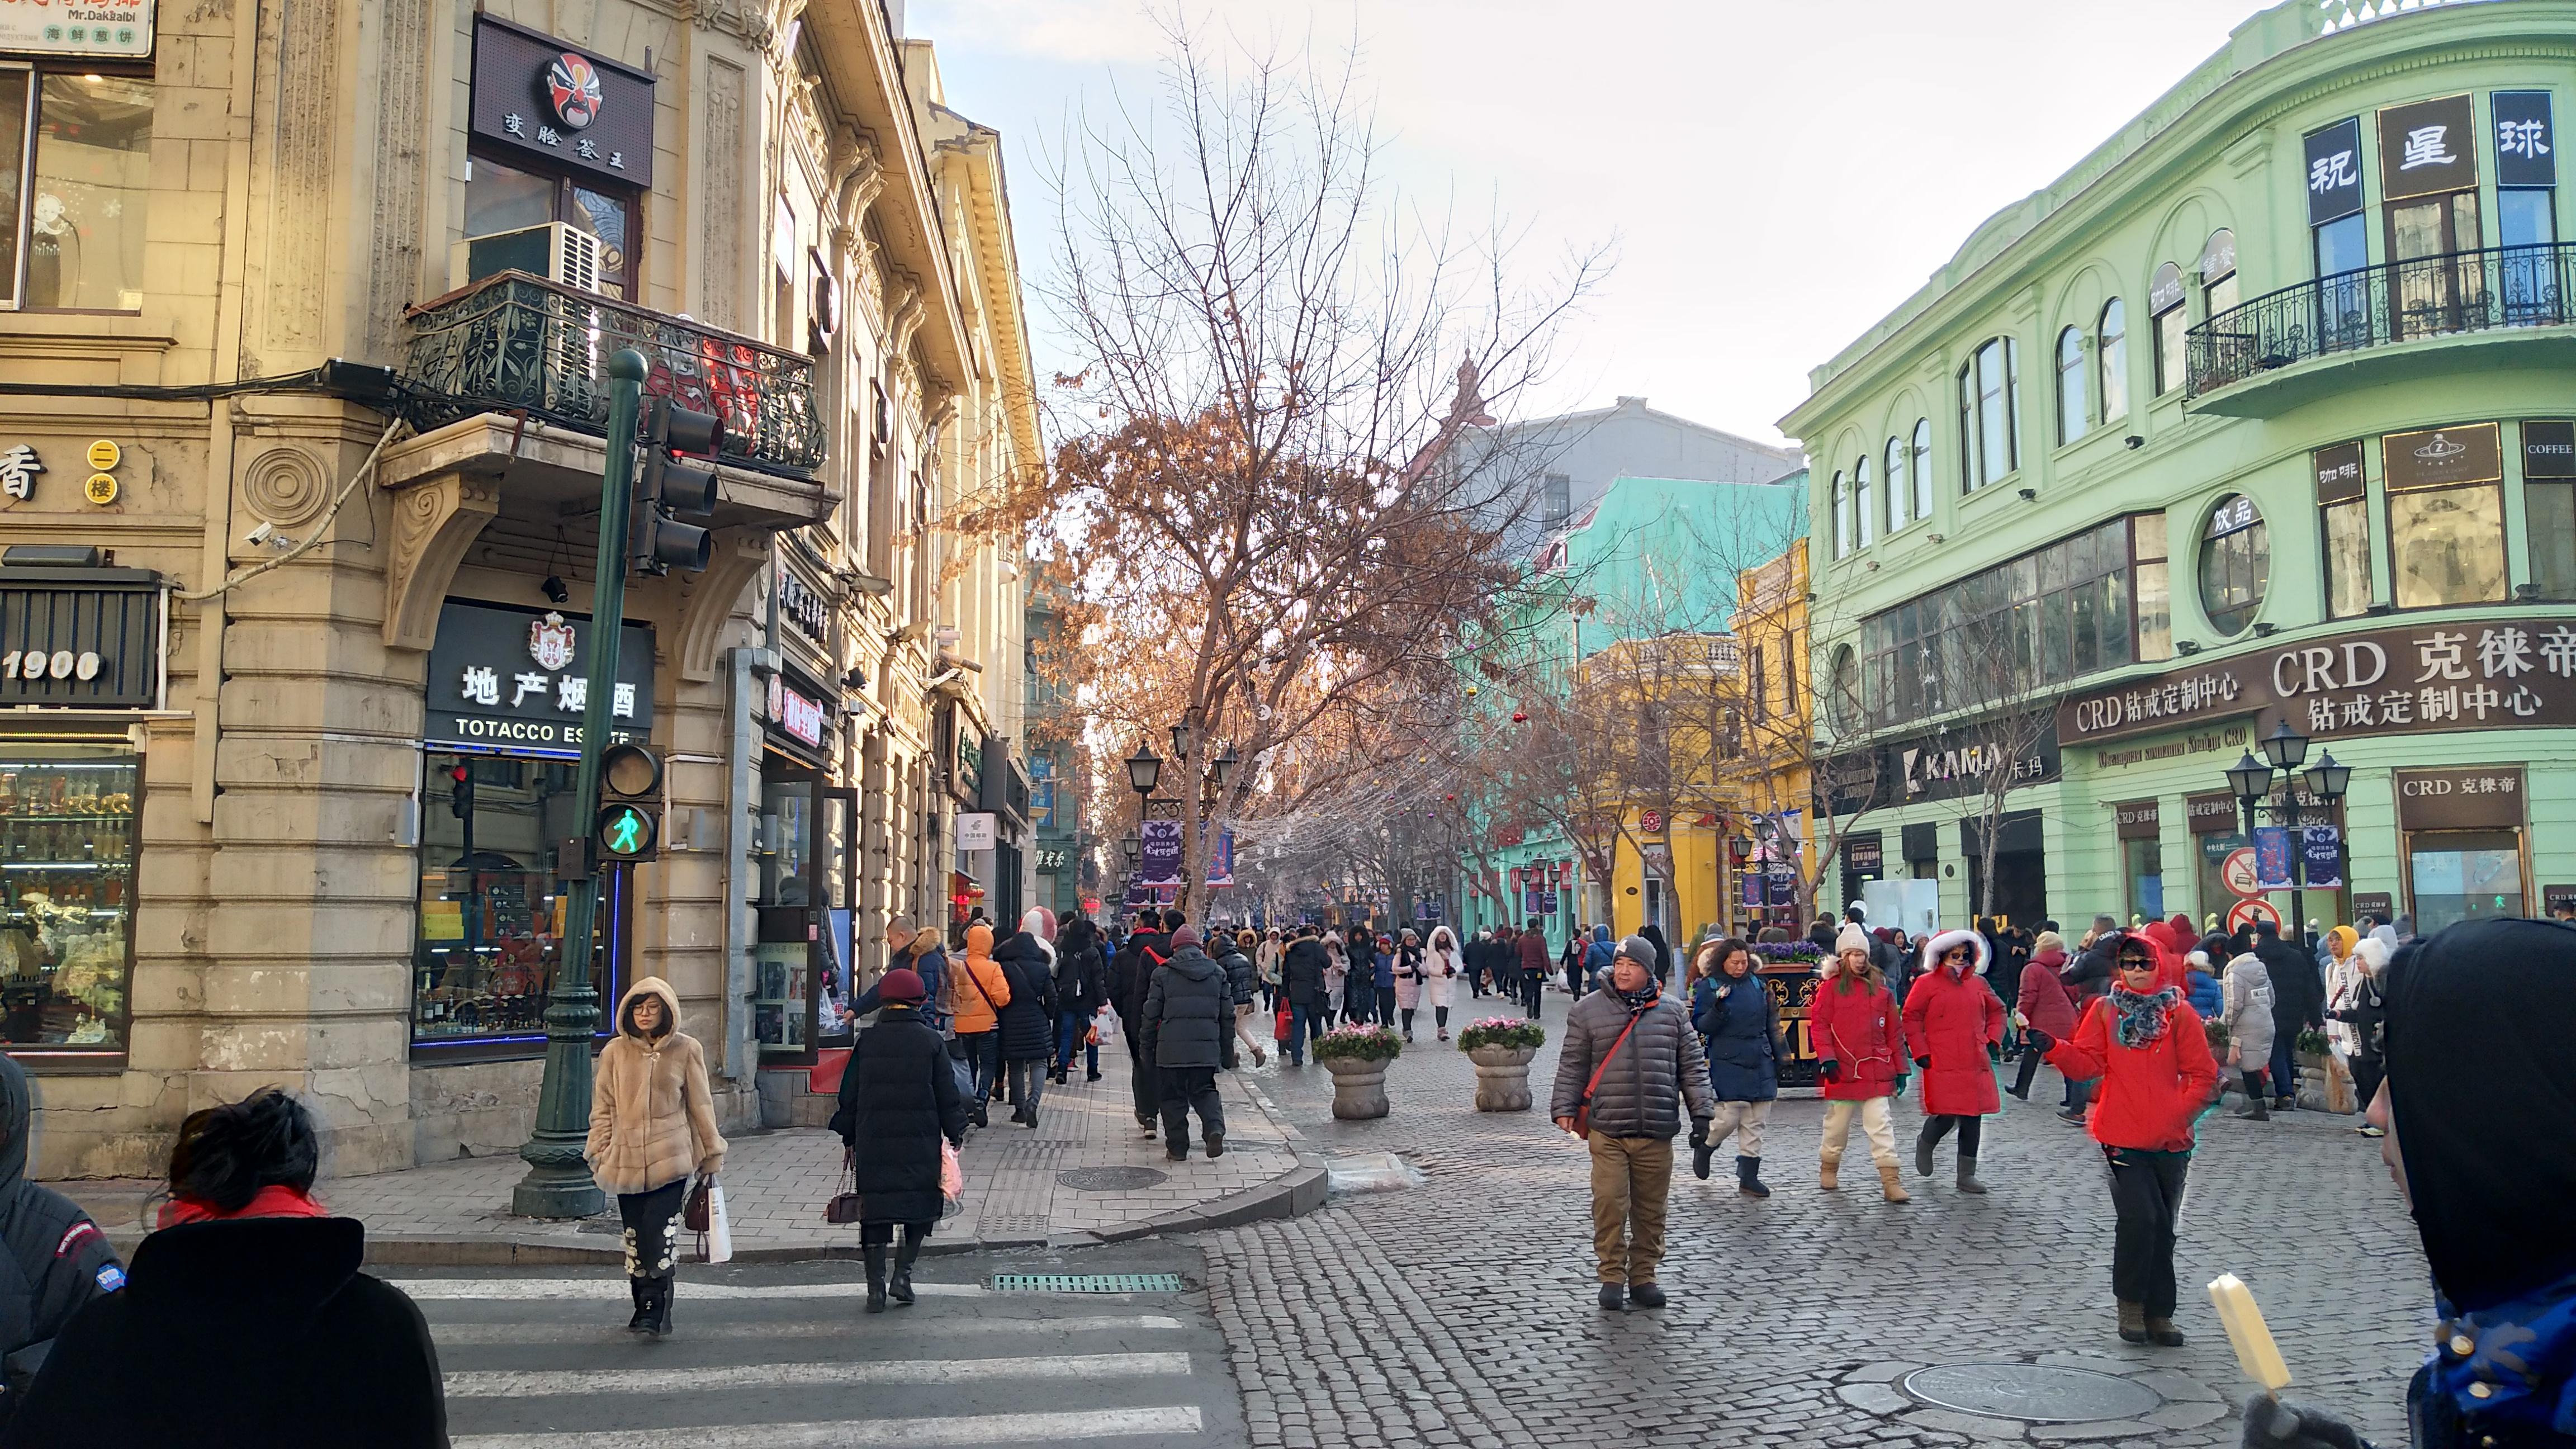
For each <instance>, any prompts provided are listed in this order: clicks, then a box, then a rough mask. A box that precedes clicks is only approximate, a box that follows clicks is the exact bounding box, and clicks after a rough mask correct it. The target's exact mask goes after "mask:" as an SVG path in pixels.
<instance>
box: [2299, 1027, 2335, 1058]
mask: <svg viewBox="0 0 2576 1449" xmlns="http://www.w3.org/2000/svg"><path fill="white" fill-rule="evenodd" d="M2298 1047H2299V1055H2301V1056H2303V1057H2321V1056H2324V1055H2325V1054H2326V1053H2327V1052H2329V1051H2332V1050H2333V1049H2334V1046H2333V1043H2331V1042H2328V1041H2327V1040H2326V1034H2325V1033H2324V1032H2321V1031H2318V1030H2316V1029H2314V1028H2310V1029H2308V1030H2306V1031H2302V1032H2300V1033H2299V1042H2298Z"/></svg>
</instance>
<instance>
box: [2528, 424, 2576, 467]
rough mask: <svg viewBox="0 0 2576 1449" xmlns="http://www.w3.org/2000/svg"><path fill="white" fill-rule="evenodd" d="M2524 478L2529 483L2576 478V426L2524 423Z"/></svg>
mask: <svg viewBox="0 0 2576 1449" xmlns="http://www.w3.org/2000/svg"><path fill="white" fill-rule="evenodd" d="M2522 476H2523V478H2524V479H2525V480H2526V481H2529V480H2536V479H2541V478H2576V423H2568V422H2526V423H2524V424H2523V425H2522Z"/></svg>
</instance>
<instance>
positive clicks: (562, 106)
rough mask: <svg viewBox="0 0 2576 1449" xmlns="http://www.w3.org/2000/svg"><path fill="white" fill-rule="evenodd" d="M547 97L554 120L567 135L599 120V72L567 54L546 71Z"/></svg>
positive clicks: (570, 53)
mask: <svg viewBox="0 0 2576 1449" xmlns="http://www.w3.org/2000/svg"><path fill="white" fill-rule="evenodd" d="M546 95H547V98H548V99H549V100H551V101H552V102H553V103H554V108H555V119H557V120H559V121H561V122H563V123H564V129H566V130H568V131H578V130H580V129H582V128H583V127H584V126H587V125H589V124H590V123H591V122H593V121H596V120H598V119H599V72H598V71H597V70H596V69H595V68H593V67H592V65H591V63H590V62H589V61H587V60H584V59H583V58H581V57H580V56H578V55H575V54H573V53H572V52H571V51H569V50H567V51H565V52H564V53H563V54H561V55H558V56H556V57H555V59H554V64H552V65H549V66H547V67H546Z"/></svg>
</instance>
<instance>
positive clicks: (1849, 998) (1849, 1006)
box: [1807, 926, 1910, 1202]
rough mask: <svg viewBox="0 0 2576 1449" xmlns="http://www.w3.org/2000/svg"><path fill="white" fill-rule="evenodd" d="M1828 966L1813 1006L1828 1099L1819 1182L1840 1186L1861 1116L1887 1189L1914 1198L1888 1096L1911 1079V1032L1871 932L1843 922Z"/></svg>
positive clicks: (1902, 1198)
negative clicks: (1874, 959) (1876, 957)
mask: <svg viewBox="0 0 2576 1449" xmlns="http://www.w3.org/2000/svg"><path fill="white" fill-rule="evenodd" d="M1821 970H1822V972H1823V975H1824V980H1823V981H1821V982H1819V983H1818V984H1817V986H1816V997H1815V1000H1814V1002H1812V1003H1811V1004H1810V1005H1809V1006H1808V1008H1807V1034H1808V1036H1809V1038H1810V1039H1811V1040H1812V1041H1813V1042H1814V1043H1815V1048H1816V1058H1817V1061H1816V1078H1817V1085H1818V1086H1819V1087H1820V1088H1822V1090H1823V1095H1824V1099H1825V1138H1824V1151H1823V1159H1824V1171H1823V1173H1822V1175H1821V1176H1819V1177H1818V1178H1817V1180H1816V1185H1817V1186H1818V1187H1821V1188H1823V1189H1824V1190H1825V1191H1827V1192H1831V1191H1833V1190H1834V1188H1835V1187H1836V1186H1837V1185H1838V1183H1837V1181H1836V1174H1838V1173H1839V1172H1840V1171H1841V1170H1842V1164H1843V1144H1844V1143H1846V1142H1849V1141H1850V1140H1851V1124H1852V1118H1853V1117H1854V1116H1855V1115H1857V1116H1858V1117H1859V1118H1860V1130H1861V1135H1862V1136H1864V1137H1866V1138H1868V1139H1869V1155H1870V1160H1871V1161H1873V1162H1875V1163H1877V1164H1878V1188H1879V1192H1880V1194H1881V1195H1882V1196H1884V1197H1885V1198H1886V1199H1887V1200H1888V1201H1889V1202H1907V1201H1910V1199H1909V1198H1907V1197H1906V1195H1905V1187H1904V1184H1902V1183H1900V1182H1898V1181H1897V1167H1896V1129H1895V1127H1894V1126H1892V1125H1891V1124H1890V1122H1889V1120H1888V1114H1887V1099H1888V1098H1889V1097H1891V1096H1894V1095H1895V1094H1896V1090H1897V1088H1899V1087H1900V1086H1902V1085H1904V1082H1905V1030H1904V1028H1903V1026H1902V1025H1901V1024H1900V1023H1899V1021H1898V1018H1897V1014H1896V998H1895V996H1894V995H1892V994H1890V993H1889V991H1888V989H1887V982H1886V980H1885V979H1884V978H1883V977H1881V976H1880V974H1879V970H1878V968H1877V967H1876V966H1874V965H1872V964H1870V959H1869V938H1868V937H1866V936H1864V935H1862V934H1861V930H1860V927H1858V926H1845V927H1843V930H1842V934H1841V935H1840V936H1838V937H1836V938H1835V940H1834V956H1833V959H1832V960H1830V961H1827V962H1826V963H1825V964H1824V966H1823V967H1822V968H1821Z"/></svg>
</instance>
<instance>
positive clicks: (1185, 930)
mask: <svg viewBox="0 0 2576 1449" xmlns="http://www.w3.org/2000/svg"><path fill="white" fill-rule="evenodd" d="M1198 943H1199V933H1198V928H1197V927H1195V926H1183V927H1181V928H1180V929H1179V930H1177V931H1174V932H1173V933H1172V949H1173V950H1175V951H1177V950H1179V949H1181V948H1182V947H1183V946H1195V945H1197V944H1198Z"/></svg>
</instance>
